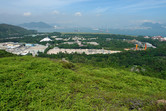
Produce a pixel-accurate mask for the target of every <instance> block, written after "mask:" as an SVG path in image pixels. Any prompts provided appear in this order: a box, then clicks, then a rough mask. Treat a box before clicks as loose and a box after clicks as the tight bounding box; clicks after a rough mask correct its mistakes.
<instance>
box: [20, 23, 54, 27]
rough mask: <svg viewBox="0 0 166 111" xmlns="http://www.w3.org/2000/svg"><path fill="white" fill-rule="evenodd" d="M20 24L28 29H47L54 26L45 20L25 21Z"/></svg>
mask: <svg viewBox="0 0 166 111" xmlns="http://www.w3.org/2000/svg"><path fill="white" fill-rule="evenodd" d="M19 26H21V27H24V28H28V29H47V28H53V27H52V26H50V25H49V24H47V23H44V22H30V23H24V24H20V25H19Z"/></svg>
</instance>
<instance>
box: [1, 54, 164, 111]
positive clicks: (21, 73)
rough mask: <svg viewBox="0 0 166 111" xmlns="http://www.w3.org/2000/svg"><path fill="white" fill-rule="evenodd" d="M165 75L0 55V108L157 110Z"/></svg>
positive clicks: (96, 110) (82, 110)
mask: <svg viewBox="0 0 166 111" xmlns="http://www.w3.org/2000/svg"><path fill="white" fill-rule="evenodd" d="M158 99H166V81H165V80H162V79H157V78H152V77H146V76H142V75H137V74H135V73H131V72H127V71H124V70H117V69H113V68H98V69H97V68H95V67H92V66H87V65H80V64H73V63H69V62H64V61H60V60H55V59H46V58H34V57H30V56H24V57H17V56H14V57H4V58H0V109H1V110H2V111H4V110H28V111H37V110H38V111H40V110H46V111H50V110H54V111H59V110H62V111H64V110H70V111H76V110H80V111H92V110H93V111H94V110H95V111H98V110H99V111H107V110H108V111H109V110H111V111H114V110H115V111H117V110H118V111H128V110H138V109H140V108H141V109H142V110H152V109H153V110H155V111H156V110H161V109H162V108H163V107H164V106H162V107H158V106H155V105H154V103H155V101H156V100H158Z"/></svg>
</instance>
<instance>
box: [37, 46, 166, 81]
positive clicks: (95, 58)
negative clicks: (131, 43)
mask: <svg viewBox="0 0 166 111" xmlns="http://www.w3.org/2000/svg"><path fill="white" fill-rule="evenodd" d="M165 50H166V47H160V48H156V49H149V50H147V51H126V52H122V53H117V54H95V55H86V54H77V53H73V54H66V53H59V54H51V55H47V54H46V53H39V55H38V56H39V57H49V58H56V59H62V58H66V59H67V60H69V61H71V62H74V63H83V64H91V65H93V66H94V67H105V68H106V67H114V68H120V69H121V68H123V69H127V70H130V71H134V72H138V73H139V74H142V75H146V76H150V77H157V78H161V79H166V58H165V57H166V52H165ZM135 67H137V68H135Z"/></svg>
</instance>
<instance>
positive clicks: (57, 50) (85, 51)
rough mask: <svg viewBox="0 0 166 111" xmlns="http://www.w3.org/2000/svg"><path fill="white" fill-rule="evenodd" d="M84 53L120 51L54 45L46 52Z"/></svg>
mask: <svg viewBox="0 0 166 111" xmlns="http://www.w3.org/2000/svg"><path fill="white" fill-rule="evenodd" d="M60 52H62V53H68V54H72V53H79V54H82V53H85V54H87V55H89V54H113V53H119V52H121V51H111V50H104V49H61V48H58V47H55V48H53V49H50V50H49V51H48V52H47V54H58V53H60Z"/></svg>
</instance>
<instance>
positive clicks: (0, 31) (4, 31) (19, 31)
mask: <svg viewBox="0 0 166 111" xmlns="http://www.w3.org/2000/svg"><path fill="white" fill-rule="evenodd" d="M33 33H36V31H34V30H26V29H24V28H22V27H19V26H14V25H8V24H0V38H5V37H18V36H23V35H25V34H33Z"/></svg>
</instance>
